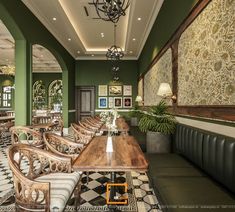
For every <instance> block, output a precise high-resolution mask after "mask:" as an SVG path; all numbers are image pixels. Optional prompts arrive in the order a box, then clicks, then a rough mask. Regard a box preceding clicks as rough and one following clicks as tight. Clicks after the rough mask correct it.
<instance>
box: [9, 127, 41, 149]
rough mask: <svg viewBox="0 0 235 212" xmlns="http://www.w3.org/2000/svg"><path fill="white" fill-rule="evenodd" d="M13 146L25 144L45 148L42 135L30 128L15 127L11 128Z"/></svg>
mask: <svg viewBox="0 0 235 212" xmlns="http://www.w3.org/2000/svg"><path fill="white" fill-rule="evenodd" d="M10 132H11V141H12V144H17V143H23V144H28V145H32V146H35V147H38V148H43V147H44V142H43V138H42V133H40V132H38V131H36V130H34V129H30V128H28V127H22V126H15V127H11V128H10Z"/></svg>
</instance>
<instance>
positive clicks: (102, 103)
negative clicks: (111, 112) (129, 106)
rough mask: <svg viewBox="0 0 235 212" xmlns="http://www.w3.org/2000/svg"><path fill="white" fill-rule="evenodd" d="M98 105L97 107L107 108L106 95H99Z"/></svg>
mask: <svg viewBox="0 0 235 212" xmlns="http://www.w3.org/2000/svg"><path fill="white" fill-rule="evenodd" d="M98 107H99V108H107V107H108V98H107V97H99V98H98Z"/></svg>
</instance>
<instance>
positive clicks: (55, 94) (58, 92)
mask: <svg viewBox="0 0 235 212" xmlns="http://www.w3.org/2000/svg"><path fill="white" fill-rule="evenodd" d="M62 93H63V86H62V80H54V81H53V82H52V83H51V84H50V85H49V89H48V96H49V105H50V108H51V109H53V110H54V111H56V112H58V111H60V110H61V109H62Z"/></svg>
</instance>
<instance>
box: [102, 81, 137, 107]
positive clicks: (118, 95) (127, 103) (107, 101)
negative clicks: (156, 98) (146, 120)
mask: <svg viewBox="0 0 235 212" xmlns="http://www.w3.org/2000/svg"><path fill="white" fill-rule="evenodd" d="M132 102H133V99H132V85H99V86H98V108H99V109H103V108H107V109H111V108H124V109H128V108H132V104H133V103H132Z"/></svg>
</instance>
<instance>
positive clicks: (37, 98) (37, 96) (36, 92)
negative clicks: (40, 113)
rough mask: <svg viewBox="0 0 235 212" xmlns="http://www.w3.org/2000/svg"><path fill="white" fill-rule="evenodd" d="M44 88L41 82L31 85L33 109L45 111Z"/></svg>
mask: <svg viewBox="0 0 235 212" xmlns="http://www.w3.org/2000/svg"><path fill="white" fill-rule="evenodd" d="M46 108H47V105H46V87H45V85H44V83H43V81H42V80H37V81H36V82H35V83H34V84H33V109H34V110H37V109H46Z"/></svg>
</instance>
